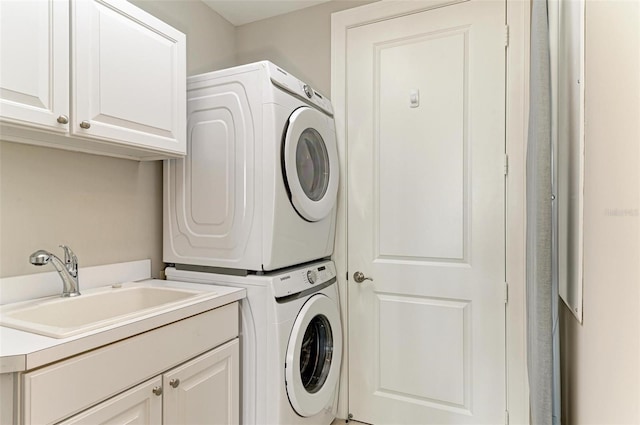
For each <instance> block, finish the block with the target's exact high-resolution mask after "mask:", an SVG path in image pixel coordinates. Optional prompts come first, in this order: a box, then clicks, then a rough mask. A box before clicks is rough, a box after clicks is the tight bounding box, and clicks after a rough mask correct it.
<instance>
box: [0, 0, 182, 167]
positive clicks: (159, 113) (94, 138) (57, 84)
mask: <svg viewBox="0 0 640 425" xmlns="http://www.w3.org/2000/svg"><path fill="white" fill-rule="evenodd" d="M0 20H1V24H2V27H1V30H0V31H1V36H2V38H1V39H2V41H1V42H2V50H1V51H0V54H1V56H2V57H1V59H2V60H1V61H0V62H1V63H2V69H1V71H2V73H1V74H0V75H1V77H0V82H1V90H2V91H1V92H0V101H1V104H0V105H1V109H0V121H2V124H3V126H2V139H3V140H9V141H17V142H26V143H33V144H40V145H46V146H50V147H60V148H64V149H71V150H77V151H84V152H91V153H98V154H103V155H112V156H119V157H128V158H135V159H160V158H169V157H177V156H182V155H184V154H185V153H186V37H185V35H184V34H182V33H181V32H179V31H177V30H176V29H174V28H172V27H170V26H169V25H167V24H166V23H164V22H162V21H160V20H159V19H157V18H155V17H153V16H151V15H149V14H148V13H146V12H144V11H142V10H141V9H139V8H137V7H136V6H134V5H132V4H131V3H129V2H127V1H126V0H71V1H70V2H69V1H66V0H61V1H60V0H49V1H20V2H14V1H10V2H4V1H3V2H1V6H0ZM42 130H46V131H42ZM51 130H53V131H51Z"/></svg>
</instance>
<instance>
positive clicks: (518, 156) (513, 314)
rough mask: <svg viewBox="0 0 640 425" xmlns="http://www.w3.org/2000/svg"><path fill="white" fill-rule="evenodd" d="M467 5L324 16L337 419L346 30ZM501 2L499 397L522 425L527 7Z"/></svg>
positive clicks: (394, 6)
mask: <svg viewBox="0 0 640 425" xmlns="http://www.w3.org/2000/svg"><path fill="white" fill-rule="evenodd" d="M463 1H469V0H415V1H411V2H396V1H385V0H383V1H379V2H375V3H371V4H368V5H365V6H361V7H357V8H353V9H347V10H344V11H341V12H337V13H334V14H332V15H331V99H332V103H333V107H334V113H335V115H334V118H335V125H336V138H337V144H338V157H339V163H340V177H341V178H340V182H339V188H338V203H337V220H336V239H335V249H334V254H333V260H334V262H335V264H336V269H337V276H338V290H339V293H340V299H341V300H343V302H342V303H341V306H340V309H341V311H340V313H341V316H342V318H343V324H344V330H343V334H344V335H345V344H343V347H344V349H343V357H342V358H343V360H344V361H343V362H342V373H341V378H340V394H339V404H338V412H337V416H338V417H339V418H347V417H348V414H349V409H348V407H349V391H348V388H349V382H348V376H349V373H348V372H349V370H348V368H349V365H348V358H349V353H348V350H349V341H348V340H347V336H348V335H349V311H348V299H347V296H348V291H347V280H346V277H347V264H348V262H347V260H348V258H347V252H348V251H347V246H348V240H347V199H348V193H347V188H348V181H347V172H346V164H347V162H348V161H347V160H348V158H347V137H346V136H347V132H346V111H347V105H346V100H347V99H346V89H347V87H346V63H347V61H346V51H347V49H346V42H347V31H348V30H349V29H350V28H354V27H358V26H362V25H366V24H369V23H373V22H377V21H380V20H384V19H389V18H393V17H398V16H402V15H407V14H411V13H416V12H420V11H425V10H429V9H434V8H437V7H443V6H447V5H451V4H455V3H460V2H463ZM504 1H505V8H506V22H505V25H506V27H505V44H506V45H508V47H507V58H506V68H507V69H506V82H505V83H506V90H505V93H506V107H505V112H506V121H505V122H506V129H505V152H506V154H507V156H508V162H507V163H505V168H507V169H508V174H507V178H506V182H505V188H506V189H505V190H506V193H505V197H506V203H505V208H506V211H505V217H506V223H505V226H506V251H505V252H506V263H505V264H506V270H505V282H508V287H507V288H508V292H507V293H508V302H507V303H506V323H505V326H506V332H505V335H506V347H505V350H506V361H507V364H506V368H507V370H506V375H505V376H506V383H505V384H506V395H507V400H506V403H507V412H506V416H505V423H509V422H511V423H518V424H528V423H529V387H528V379H527V369H526V345H525V341H526V321H525V313H526V310H525V293H526V288H525V277H526V268H525V243H526V238H525V236H526V227H525V225H526V221H525V212H526V208H525V190H524V189H525V187H526V182H525V163H526V162H525V154H526V140H527V116H528V112H529V106H528V105H529V28H530V25H529V16H530V9H529V2H525V1H521V2H520V1H518V2H510V1H507V0H504Z"/></svg>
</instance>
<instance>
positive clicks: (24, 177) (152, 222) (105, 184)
mask: <svg viewBox="0 0 640 425" xmlns="http://www.w3.org/2000/svg"><path fill="white" fill-rule="evenodd" d="M133 3H134V4H137V5H138V6H140V7H142V8H143V9H146V10H147V11H149V12H150V13H151V14H153V15H156V16H157V17H159V18H160V19H162V20H164V21H166V22H167V23H169V24H170V25H173V26H175V27H176V28H178V29H179V30H181V31H183V32H185V33H186V34H187V43H188V49H187V64H188V73H189V74H196V73H200V72H206V71H211V70H215V69H220V68H226V67H229V66H232V65H234V64H235V28H234V27H233V26H232V25H231V24H230V23H228V22H227V21H225V20H224V19H222V18H221V17H220V16H219V15H218V14H216V13H215V12H213V11H212V10H211V9H209V8H208V7H206V6H205V5H204V4H203V3H201V2H199V1H194V0H190V1H148V0H136V1H134V2H133ZM0 140H1V135H0ZM58 244H67V245H69V246H70V247H71V248H72V249H73V250H74V251H75V253H76V254H77V256H78V260H79V262H80V265H81V266H92V265H99V264H108V263H113V262H121V261H131V260H138V259H144V258H151V260H152V274H153V276H155V277H158V276H159V275H160V270H162V269H163V268H164V267H163V263H162V163H161V162H159V161H156V162H145V163H139V162H136V161H130V160H125V159H115V158H109V157H103V156H95V155H89V154H82V153H75V152H69V151H63V150H56V149H48V148H42V147H35V146H29V145H22V144H16V143H9V142H4V141H0V277H7V276H17V275H22V274H31V273H38V272H44V271H50V268H49V267H38V268H36V267H34V266H32V265H31V264H29V261H28V257H29V254H31V252H33V251H35V250H36V249H40V248H42V249H47V250H51V251H53V252H56V253H57V254H58V255H60V254H61V252H60V250H59V248H57V245H58Z"/></svg>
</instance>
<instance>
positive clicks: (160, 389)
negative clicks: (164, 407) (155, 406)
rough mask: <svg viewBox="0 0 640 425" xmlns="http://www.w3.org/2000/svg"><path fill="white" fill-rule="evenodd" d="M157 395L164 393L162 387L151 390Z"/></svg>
mask: <svg viewBox="0 0 640 425" xmlns="http://www.w3.org/2000/svg"><path fill="white" fill-rule="evenodd" d="M151 391H152V392H153V393H154V394H155V395H162V387H153V389H152V390H151Z"/></svg>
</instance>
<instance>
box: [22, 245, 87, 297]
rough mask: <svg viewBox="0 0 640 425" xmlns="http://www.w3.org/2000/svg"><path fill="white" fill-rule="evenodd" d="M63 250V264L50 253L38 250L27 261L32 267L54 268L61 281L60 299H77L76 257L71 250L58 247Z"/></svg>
mask: <svg viewBox="0 0 640 425" xmlns="http://www.w3.org/2000/svg"><path fill="white" fill-rule="evenodd" d="M60 248H62V249H63V250H64V263H63V262H62V260H61V259H59V258H58V257H56V256H55V255H53V254H52V253H50V252H48V251H45V250H43V249H39V250H38V251H36V252H34V253H33V254H31V256H30V257H29V261H30V262H31V264H33V265H34V266H44V265H45V264H47V263H51V264H52V265H53V267H55V268H56V270H57V271H58V274H59V275H60V278H61V279H62V295H61V296H62V297H77V296H78V295H80V284H79V282H78V257H76V255H75V254H74V253H73V251H71V248H69V247H68V246H65V245H60Z"/></svg>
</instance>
